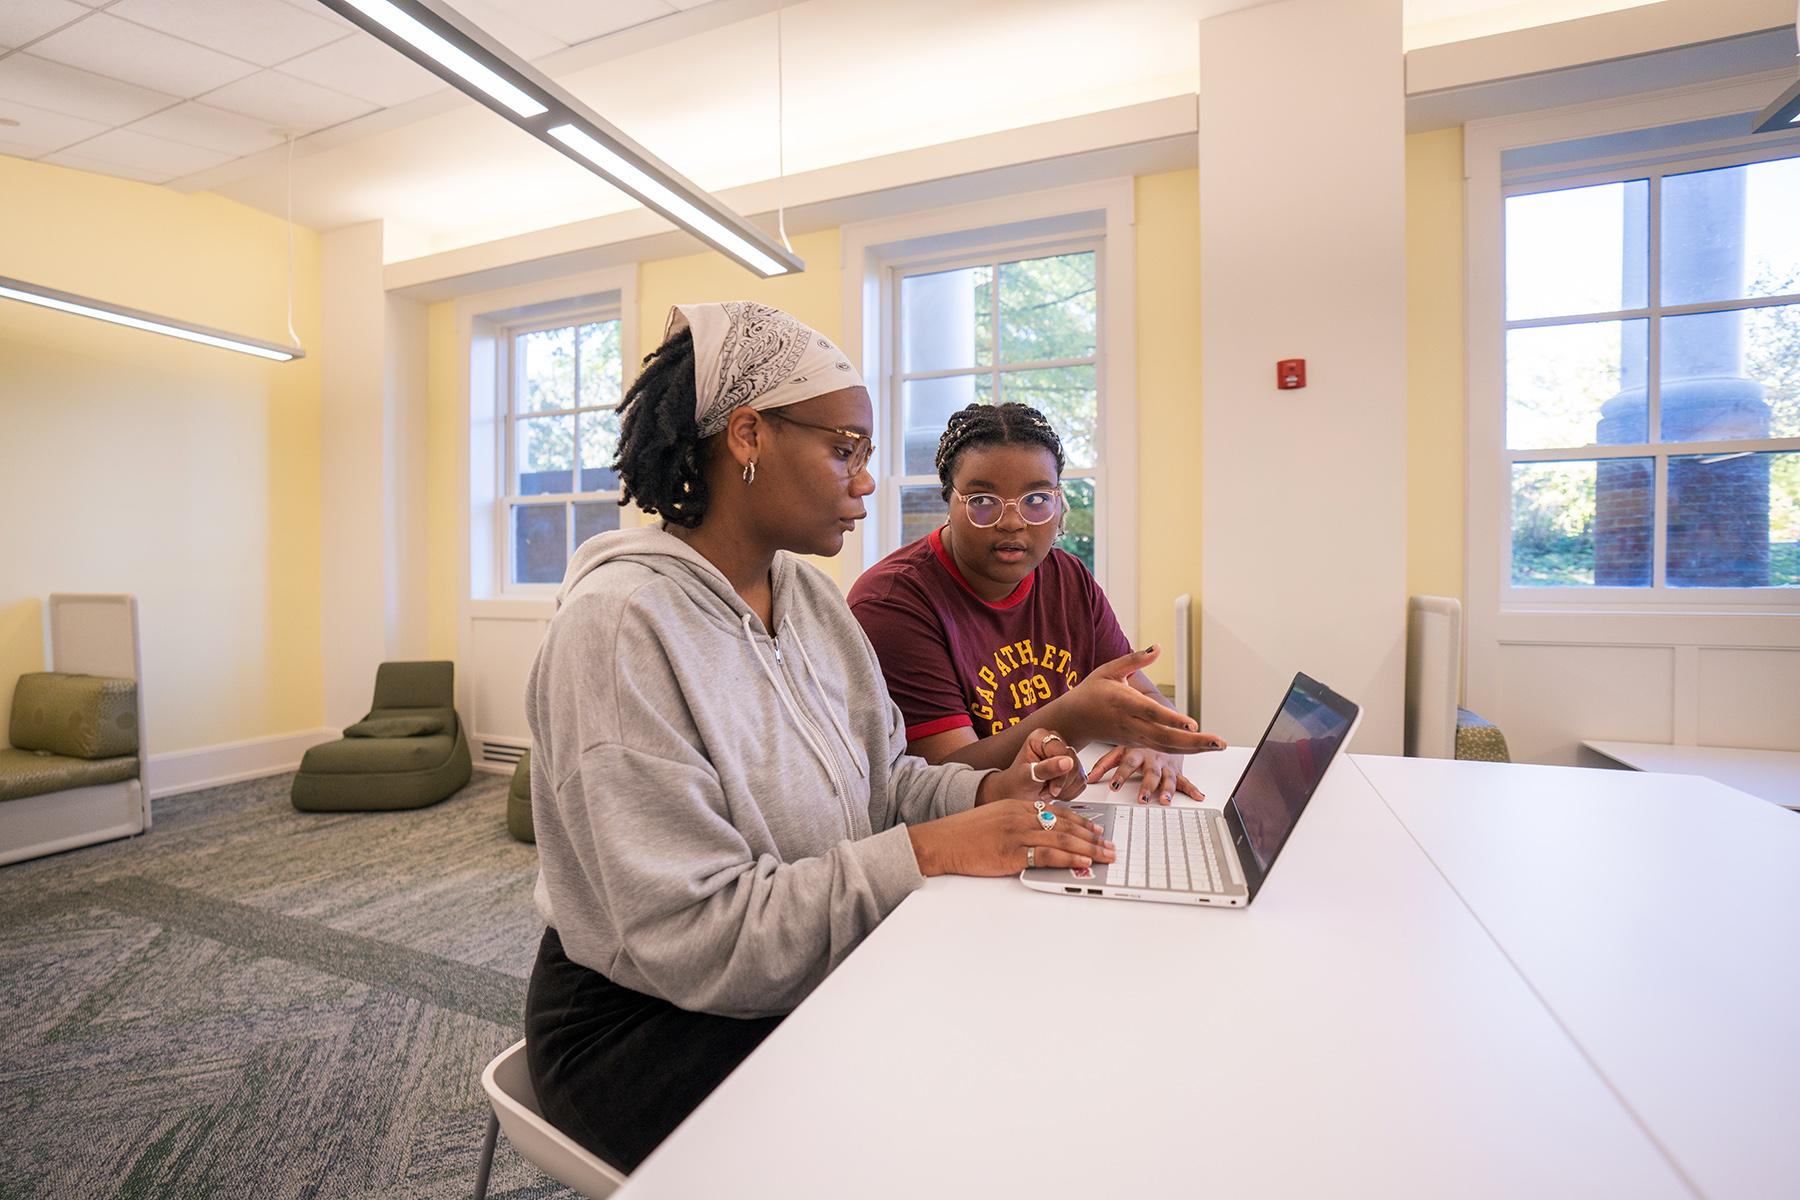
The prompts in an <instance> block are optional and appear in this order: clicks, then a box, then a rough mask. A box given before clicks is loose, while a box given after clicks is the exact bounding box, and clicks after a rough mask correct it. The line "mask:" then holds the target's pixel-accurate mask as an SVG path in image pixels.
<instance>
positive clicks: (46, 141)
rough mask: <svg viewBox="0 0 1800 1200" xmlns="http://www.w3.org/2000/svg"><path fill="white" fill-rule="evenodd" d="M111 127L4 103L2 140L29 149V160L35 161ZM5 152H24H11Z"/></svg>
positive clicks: (0, 109)
mask: <svg viewBox="0 0 1800 1200" xmlns="http://www.w3.org/2000/svg"><path fill="white" fill-rule="evenodd" d="M7 122H17V124H8V123H7ZM107 128H108V127H107V126H105V125H102V124H100V123H99V122H98V121H84V120H82V119H81V118H80V117H70V116H64V115H63V114H62V113H53V112H47V111H46V110H44V109H41V108H32V107H31V106H30V105H27V104H16V103H14V102H13V101H11V100H0V141H4V142H7V143H8V144H10V145H14V146H24V147H29V149H30V152H29V154H27V155H26V157H30V158H35V157H37V156H38V155H40V154H48V153H49V152H50V151H52V150H60V149H62V148H63V147H64V146H68V145H71V144H73V143H75V142H79V141H82V140H84V139H86V138H91V137H93V136H94V135H95V134H97V133H105V132H106V130H107ZM4 153H7V154H17V153H22V152H21V151H13V150H8V151H5V152H4Z"/></svg>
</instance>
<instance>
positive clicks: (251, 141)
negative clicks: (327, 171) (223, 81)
mask: <svg viewBox="0 0 1800 1200" xmlns="http://www.w3.org/2000/svg"><path fill="white" fill-rule="evenodd" d="M128 128H130V129H134V130H136V131H137V132H139V133H147V134H150V135H151V136H153V137H160V138H167V139H169V140H170V141H171V142H181V143H184V144H185V145H189V146H199V147H200V148H201V149H203V150H215V151H218V152H219V153H221V154H229V155H231V156H232V157H234V158H236V157H239V156H241V155H245V154H255V153H256V152H257V151H258V150H267V149H268V148H269V147H270V146H275V145H279V144H280V143H281V141H282V138H281V136H280V135H279V134H276V133H273V132H271V130H270V125H269V122H267V121H259V120H257V119H256V118H255V117H246V116H242V115H240V114H238V113H233V112H225V111H224V110H223V109H217V108H214V107H212V106H211V105H209V104H200V103H198V102H196V101H193V100H189V101H188V102H187V103H185V104H177V105H176V106H175V107H174V108H168V109H164V110H163V111H162V112H159V113H155V114H153V115H151V116H148V117H145V118H144V119H143V120H141V121H134V122H132V123H131V125H129V126H128Z"/></svg>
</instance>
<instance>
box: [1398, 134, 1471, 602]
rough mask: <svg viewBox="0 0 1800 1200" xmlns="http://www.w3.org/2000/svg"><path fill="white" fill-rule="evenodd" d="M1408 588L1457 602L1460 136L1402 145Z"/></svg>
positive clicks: (1419, 137)
mask: <svg viewBox="0 0 1800 1200" xmlns="http://www.w3.org/2000/svg"><path fill="white" fill-rule="evenodd" d="M1406 359H1407V369H1406V424H1407V438H1406V590H1407V592H1408V594H1410V595H1415V596H1455V597H1456V598H1457V599H1459V600H1460V599H1462V598H1463V470H1464V454H1463V403H1464V400H1463V386H1464V384H1463V380H1464V374H1463V146H1462V130H1461V129H1443V130H1438V131H1436V132H1433V133H1415V134H1413V135H1412V136H1411V137H1409V138H1407V139H1406Z"/></svg>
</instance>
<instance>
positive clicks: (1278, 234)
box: [1199, 0, 1406, 754]
mask: <svg viewBox="0 0 1800 1200" xmlns="http://www.w3.org/2000/svg"><path fill="white" fill-rule="evenodd" d="M1400 29H1401V0H1282V2H1281V3H1276V4H1269V5H1264V6H1262V7H1258V8H1253V9H1248V10H1245V11H1241V12H1235V13H1231V14H1228V15H1226V16H1221V17H1215V18H1213V19H1211V20H1207V21H1203V22H1201V25H1200V89H1201V90H1200V282H1201V313H1202V314H1203V316H1202V323H1201V406H1202V420H1203V423H1204V438H1203V441H1202V447H1201V467H1202V477H1201V506H1202V507H1201V533H1202V543H1201V556H1202V572H1201V578H1202V591H1201V599H1200V603H1201V621H1200V638H1201V658H1200V714H1199V715H1200V720H1201V724H1202V727H1203V728H1205V729H1207V730H1208V731H1209V732H1213V733H1218V734H1220V735H1222V736H1224V737H1225V738H1227V739H1228V740H1230V741H1231V742H1233V743H1239V742H1247V741H1254V739H1255V738H1256V737H1257V736H1258V735H1259V734H1260V733H1261V732H1262V729H1263V727H1264V725H1265V724H1266V723H1267V722H1268V719H1269V716H1270V714H1271V713H1273V711H1274V709H1275V705H1276V703H1277V702H1278V700H1279V699H1280V696H1281V694H1282V689H1283V688H1284V686H1285V685H1286V683H1287V681H1288V680H1289V679H1291V678H1292V676H1293V674H1294V672H1295V671H1297V670H1298V671H1305V672H1306V673H1307V674H1308V675H1311V676H1313V677H1314V678H1315V679H1318V680H1320V681H1321V682H1323V683H1325V684H1327V685H1328V686H1330V687H1332V688H1334V689H1336V690H1337V691H1339V692H1341V693H1342V694H1344V695H1346V696H1348V697H1349V698H1350V699H1352V700H1355V701H1357V702H1358V703H1360V704H1362V705H1363V707H1364V710H1365V717H1364V722H1363V729H1362V732H1361V734H1359V735H1358V740H1357V749H1359V750H1362V751H1365V752H1374V753H1380V754H1398V753H1400V749H1401V734H1402V730H1401V700H1402V695H1403V689H1404V667H1405V651H1406V645H1405V631H1406V358H1405V356H1406V345H1405V327H1406V295H1405V252H1406V247H1405V234H1406V231H1405V183H1406V180H1405V143H1404V136H1405V107H1404V82H1403V76H1402V56H1401V53H1402V52H1401V40H1400ZM1285 358H1304V359H1306V363H1307V374H1308V379H1307V386H1306V387H1305V388H1304V389H1300V390H1294V391H1278V390H1277V389H1276V386H1275V384H1276V379H1275V364H1276V362H1278V361H1279V360H1281V359H1285Z"/></svg>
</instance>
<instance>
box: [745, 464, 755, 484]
mask: <svg viewBox="0 0 1800 1200" xmlns="http://www.w3.org/2000/svg"><path fill="white" fill-rule="evenodd" d="M744 482H745V483H755V482H756V460H755V459H751V460H750V461H749V462H747V463H745V464H744Z"/></svg>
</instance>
